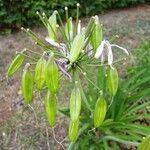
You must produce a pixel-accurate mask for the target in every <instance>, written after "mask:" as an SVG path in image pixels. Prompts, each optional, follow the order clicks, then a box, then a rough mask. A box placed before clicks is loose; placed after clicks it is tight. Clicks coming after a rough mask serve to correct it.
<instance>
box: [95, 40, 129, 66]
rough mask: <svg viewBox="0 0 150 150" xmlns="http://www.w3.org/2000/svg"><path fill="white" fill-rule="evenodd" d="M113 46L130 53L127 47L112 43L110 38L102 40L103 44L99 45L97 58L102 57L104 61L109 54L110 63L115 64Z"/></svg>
mask: <svg viewBox="0 0 150 150" xmlns="http://www.w3.org/2000/svg"><path fill="white" fill-rule="evenodd" d="M112 47H117V48H119V49H121V50H123V51H124V52H125V53H126V54H127V55H129V52H128V51H127V49H125V48H123V47H121V46H118V45H116V44H110V42H109V41H108V40H103V41H102V42H101V44H100V45H99V47H98V48H97V51H96V54H95V58H96V59H100V60H101V62H103V61H104V59H105V57H106V56H107V61H108V65H110V66H111V67H112V65H113V52H112Z"/></svg>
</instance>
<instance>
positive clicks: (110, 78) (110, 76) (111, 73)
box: [107, 68, 119, 96]
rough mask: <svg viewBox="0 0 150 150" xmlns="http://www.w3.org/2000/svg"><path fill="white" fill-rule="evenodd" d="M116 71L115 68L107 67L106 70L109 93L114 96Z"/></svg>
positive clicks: (117, 80) (116, 80)
mask: <svg viewBox="0 0 150 150" xmlns="http://www.w3.org/2000/svg"><path fill="white" fill-rule="evenodd" d="M118 82H119V78H118V72H117V69H116V68H109V69H108V72H107V86H108V90H109V93H110V95H112V96H115V95H116V92H117V90H118Z"/></svg>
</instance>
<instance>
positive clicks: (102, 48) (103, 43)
mask: <svg viewBox="0 0 150 150" xmlns="http://www.w3.org/2000/svg"><path fill="white" fill-rule="evenodd" d="M104 46H105V40H103V41H102V43H101V44H100V46H99V47H98V48H97V50H96V54H95V58H96V59H99V58H100V57H101V55H102V53H103V51H104Z"/></svg>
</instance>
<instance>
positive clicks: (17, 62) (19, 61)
mask: <svg viewBox="0 0 150 150" xmlns="http://www.w3.org/2000/svg"><path fill="white" fill-rule="evenodd" d="M22 53H23V52H22ZM23 61H24V56H23V55H22V54H17V56H16V57H15V58H14V59H13V61H12V63H11V64H10V66H9V68H8V70H7V76H8V77H10V76H12V75H13V74H14V73H15V72H16V71H17V70H18V69H19V68H20V66H21V65H22V63H23Z"/></svg>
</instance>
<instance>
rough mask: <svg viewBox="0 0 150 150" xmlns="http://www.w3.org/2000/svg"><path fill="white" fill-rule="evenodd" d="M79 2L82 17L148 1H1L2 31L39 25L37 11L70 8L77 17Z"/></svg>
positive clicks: (48, 12)
mask: <svg viewBox="0 0 150 150" xmlns="http://www.w3.org/2000/svg"><path fill="white" fill-rule="evenodd" d="M77 2H79V3H80V4H81V9H80V15H81V16H86V15H93V14H96V13H100V12H103V11H106V10H108V9H112V8H120V7H127V6H131V5H136V4H141V3H147V2H148V0H94V1H93V0H86V1H84V0H0V30H3V29H6V28H7V29H8V28H9V29H13V30H14V29H17V28H19V27H20V26H31V25H35V24H38V23H39V19H38V18H37V15H36V13H35V12H36V11H37V10H38V11H40V12H45V13H46V14H47V15H50V14H51V12H52V11H53V10H55V9H57V10H58V11H59V12H60V13H61V14H62V13H63V11H64V7H65V6H68V7H69V8H70V9H71V11H70V13H71V15H72V16H75V12H76V3H77ZM62 17H63V15H62Z"/></svg>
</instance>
